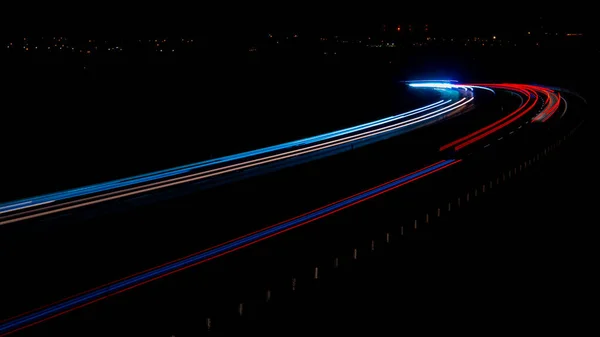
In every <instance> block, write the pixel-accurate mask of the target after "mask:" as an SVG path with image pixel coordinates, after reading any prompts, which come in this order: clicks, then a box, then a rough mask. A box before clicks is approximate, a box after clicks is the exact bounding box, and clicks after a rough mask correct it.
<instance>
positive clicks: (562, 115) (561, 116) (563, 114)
mask: <svg viewBox="0 0 600 337" xmlns="http://www.w3.org/2000/svg"><path fill="white" fill-rule="evenodd" d="M560 98H561V99H562V100H563V102H565V110H564V111H563V113H562V114H561V115H560V118H561V119H562V118H563V117H564V116H565V114H566V113H567V107H568V104H567V100H566V99H565V98H564V96H561V97H560Z"/></svg>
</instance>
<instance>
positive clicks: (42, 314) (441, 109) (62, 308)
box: [0, 82, 567, 337]
mask: <svg viewBox="0 0 600 337" xmlns="http://www.w3.org/2000/svg"><path fill="white" fill-rule="evenodd" d="M440 84H441V86H440ZM409 85H411V86H413V87H422V88H425V87H434V88H438V89H461V90H465V91H472V90H473V88H477V89H485V90H491V91H492V92H494V93H495V91H494V89H496V90H508V91H512V92H516V93H517V94H519V95H520V97H521V98H524V99H522V101H521V104H519V107H518V108H517V109H515V110H514V111H512V112H510V113H509V114H507V115H506V116H504V117H502V118H500V119H498V120H496V121H495V122H493V123H491V124H489V125H486V126H484V127H483V128H481V129H479V130H476V131H474V132H472V133H470V134H468V135H466V136H464V137H461V138H459V139H457V140H455V141H453V142H451V143H449V144H446V145H444V146H442V147H441V150H442V151H443V150H444V149H449V148H454V149H455V150H459V149H461V148H463V147H466V146H468V145H470V144H473V143H475V142H477V141H478V140H480V139H482V138H484V137H486V136H488V135H489V134H491V133H494V132H496V131H498V130H500V129H502V128H504V127H506V126H507V125H509V124H511V123H513V122H514V121H516V120H518V119H520V118H523V117H524V116H525V115H527V114H529V113H530V112H532V111H533V110H534V108H536V107H539V112H538V113H537V114H535V116H534V117H533V118H532V119H531V121H533V122H540V123H543V122H546V121H548V120H549V119H550V118H551V117H552V116H553V115H554V113H555V112H556V111H557V110H558V108H559V106H560V101H561V100H563V101H565V112H566V108H567V107H566V100H565V98H564V97H563V96H561V95H560V93H559V92H558V91H554V90H552V89H548V88H544V87H541V86H531V85H520V84H489V85H488V84H485V85H470V84H467V85H460V84H455V83H435V82H428V83H425V82H423V83H411V84H409ZM540 95H545V97H546V99H545V100H542V99H540ZM472 100H473V97H471V98H469V99H467V98H462V99H460V100H459V101H457V102H454V103H452V104H450V101H439V102H436V103H434V104H431V105H429V106H427V107H423V108H420V109H416V110H413V111H409V112H407V113H405V114H401V115H397V116H393V117H389V118H387V119H383V120H379V121H375V122H372V123H367V124H368V125H369V126H366V125H367V124H364V125H361V126H358V127H355V128H349V129H344V130H340V131H338V132H335V133H330V134H327V135H322V136H317V137H323V138H317V137H311V138H307V139H304V140H301V141H297V142H291V143H286V144H294V145H289V146H292V147H297V146H299V145H303V146H300V147H297V148H294V149H289V148H288V147H289V146H287V147H285V146H284V144H282V145H281V146H284V147H281V148H277V150H285V151H283V152H281V153H277V152H276V151H277V150H274V151H275V152H276V153H273V151H266V150H265V151H266V152H260V151H263V150H264V149H261V150H256V151H258V152H253V151H250V152H248V153H253V154H251V155H248V157H250V156H254V155H263V154H267V155H265V156H262V157H258V158H253V159H250V158H248V159H247V160H245V161H241V162H238V163H231V164H230V165H227V166H224V167H217V168H214V169H210V170H207V171H203V172H197V173H190V174H187V175H183V176H181V177H171V178H167V179H164V178H165V177H170V176H169V175H168V174H170V173H172V172H176V171H177V170H191V169H192V168H191V167H192V166H193V165H196V164H193V165H192V166H190V167H180V168H176V169H173V170H166V171H161V172H158V173H154V174H149V175H144V176H138V177H134V178H131V180H135V179H146V178H148V179H149V180H148V181H144V182H147V184H144V185H141V186H135V187H130V188H125V189H122V190H119V191H111V192H107V193H105V194H102V195H101V197H100V199H95V197H90V198H89V199H86V198H82V199H78V200H76V201H73V202H74V203H73V204H62V205H61V207H63V209H64V207H67V208H68V207H80V206H82V205H85V204H86V203H94V202H101V201H102V200H106V198H119V197H123V196H127V195H130V194H137V193H143V192H146V191H149V190H152V189H158V188H163V187H165V186H170V185H174V184H180V183H185V182H188V181H193V180H198V179H204V178H206V177H209V176H211V175H218V174H223V173H225V172H229V171H236V170H240V169H244V168H246V167H252V166H255V165H262V164H264V163H265V162H268V161H278V160H282V159H285V158H290V157H294V156H298V155H302V154H305V153H310V152H313V151H319V150H322V149H325V148H327V147H334V146H338V145H340V144H345V143H348V142H354V141H357V140H360V139H366V138H370V137H373V136H376V135H379V134H384V133H388V132H391V131H394V130H398V129H400V128H403V127H406V126H409V125H412V124H415V123H424V122H427V121H432V120H433V121H435V119H436V118H439V117H441V116H444V115H446V114H448V113H449V112H450V111H454V110H455V109H458V108H460V107H462V106H464V105H466V104H468V103H470V102H471V101H472ZM541 101H543V102H542V103H541V106H540V102H541ZM536 111H538V110H536ZM563 114H564V112H563ZM412 115H414V117H412V118H407V117H410V116H412ZM400 116H402V117H400ZM519 128H521V127H520V126H519ZM349 130H350V131H349ZM488 145H489V144H488ZM241 155H242V154H240V156H241ZM232 157H233V156H230V158H232ZM224 158H226V157H224ZM245 158H247V157H243V156H242V157H239V158H237V159H245ZM219 160H222V161H223V162H226V161H228V160H229V161H235V160H236V159H227V160H225V159H223V158H221V159H215V160H214V161H219ZM461 161H462V160H461V159H447V160H442V161H438V162H436V163H435V164H432V165H429V166H427V167H424V168H422V169H420V170H417V171H414V172H412V173H410V174H406V175H404V176H401V177H399V178H397V179H394V180H391V181H388V182H386V183H383V184H381V185H378V186H376V187H373V188H371V189H368V190H366V191H363V192H360V193H357V194H354V195H352V196H349V197H347V198H344V199H341V200H338V201H336V202H333V203H331V204H328V205H325V206H323V207H320V208H318V209H315V210H313V211H310V212H308V213H305V214H302V215H300V216H297V217H294V218H291V219H289V220H286V221H283V222H280V223H277V224H275V225H272V226H269V227H266V228H263V229H260V230H258V231H255V232H252V233H249V234H246V235H244V236H241V237H238V238H235V239H233V240H229V241H227V242H224V243H222V244H219V245H217V246H214V247H211V248H208V249H205V250H202V251H200V252H197V253H194V254H191V255H188V256H185V257H182V258H180V259H177V260H174V261H171V262H168V263H165V264H162V265H160V266H157V267H154V268H151V269H148V270H145V271H142V272H139V273H136V274H133V275H131V276H128V277H125V278H123V279H120V280H116V281H114V282H111V283H108V284H105V285H102V286H99V287H96V288H94V289H91V290H88V291H85V292H82V293H79V294H76V295H74V296H71V297H69V298H66V299H63V300H61V301H58V302H55V303H52V304H49V305H47V306H44V307H41V308H38V309H35V310H32V311H29V312H26V313H23V314H21V315H18V316H15V317H12V318H9V319H7V320H4V321H0V337H2V336H6V335H8V334H12V333H13V332H16V331H20V330H22V329H25V328H27V327H30V326H33V325H36V324H39V323H41V322H44V321H46V320H49V319H52V318H54V317H57V316H60V315H63V314H66V313H68V312H70V311H73V310H76V309H78V308H82V307H85V306H88V305H90V304H93V303H95V302H98V301H100V300H102V299H105V298H108V297H110V296H114V295H117V294H119V293H122V292H125V291H127V290H130V289H133V288H136V287H139V286H141V285H143V284H146V283H148V282H151V281H154V280H157V279H160V278H163V277H166V276H168V275H171V274H173V273H177V272H179V271H182V270H185V269H188V268H191V267H193V266H196V265H199V264H202V263H204V262H207V261H210V260H212V259H216V258H218V257H220V256H223V255H226V254H229V253H232V252H235V251H237V250H240V249H243V248H245V247H248V246H250V245H253V244H256V243H258V242H261V241H263V240H266V239H268V238H271V237H274V236H276V235H280V234H282V233H285V232H287V231H290V230H292V229H294V228H297V227H300V226H303V225H306V224H309V223H311V222H314V221H317V220H319V219H321V218H324V217H327V216H329V215H332V214H334V213H337V212H340V211H342V210H344V209H346V208H349V207H352V206H353V205H356V204H359V203H362V202H365V201H367V200H369V199H371V198H374V197H376V196H378V195H380V194H383V193H387V192H390V191H392V190H394V189H397V188H399V187H401V186H403V185H406V184H409V183H411V182H414V181H416V180H419V179H421V178H424V177H426V176H428V175H430V174H433V173H435V172H438V171H441V170H444V169H446V168H448V167H451V166H453V165H456V164H457V163H459V162H461ZM198 165H200V164H198ZM209 165H210V164H206V166H209ZM186 172H187V171H186ZM161 174H167V176H160V175H161ZM156 176H160V177H161V178H163V180H160V181H155V179H154V177H156ZM156 179H158V178H156ZM126 181H128V180H119V181H115V182H110V183H107V184H120V183H124V182H126ZM94 186H102V184H100V185H94ZM121 187H122V186H121ZM73 191H85V189H78V190H71V191H68V192H73ZM68 192H64V193H68ZM82 193H84V194H82V195H86V194H85V192H82ZM102 198H105V199H102ZM82 201H84V202H83V203H82ZM35 202H38V204H36V205H37V206H39V205H41V203H47V202H49V200H44V199H39V200H35ZM32 203H33V201H32V200H26V201H19V202H15V203H12V204H10V205H9V206H2V207H5V209H8V208H9V207H14V208H12V210H14V209H16V207H18V208H19V209H25V207H28V206H30V205H31V204H32ZM0 210H1V208H0ZM60 210H61V209H58V210H57V209H49V210H47V212H55V211H60ZM28 216H39V213H33V214H30V215H28Z"/></svg>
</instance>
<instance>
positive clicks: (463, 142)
mask: <svg viewBox="0 0 600 337" xmlns="http://www.w3.org/2000/svg"><path fill="white" fill-rule="evenodd" d="M489 86H491V87H497V88H501V89H510V90H513V91H517V92H519V93H521V94H523V95H524V96H526V97H527V100H526V101H525V103H524V104H523V105H521V106H519V107H518V108H517V109H516V110H515V111H513V112H511V113H510V114H508V115H507V116H504V117H503V118H501V119H499V120H497V121H495V122H493V123H491V124H489V125H487V126H485V127H483V128H481V129H479V130H477V131H475V132H472V133H470V134H468V135H466V136H464V137H462V138H459V139H457V140H455V141H453V142H450V143H448V144H446V145H443V146H442V147H440V151H444V150H447V149H449V148H451V147H454V150H455V151H458V150H460V149H461V148H463V147H465V146H467V145H469V144H472V143H473V142H475V141H477V140H479V139H481V138H483V137H485V136H487V135H489V134H491V133H493V132H495V131H497V130H499V129H500V128H502V127H504V126H505V125H507V124H509V123H511V122H513V121H514V120H516V119H517V118H520V117H521V116H523V115H524V114H525V113H527V112H529V110H530V109H526V107H527V106H528V104H529V102H530V101H531V96H530V91H528V90H526V89H524V88H521V87H519V86H517V85H489ZM534 97H535V101H534V104H533V105H531V107H533V106H534V105H535V103H537V100H538V96H537V94H536V95H535V96H534ZM515 116H516V118H515ZM507 121H508V123H506V122H507Z"/></svg>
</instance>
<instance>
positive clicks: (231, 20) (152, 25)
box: [0, 2, 595, 37]
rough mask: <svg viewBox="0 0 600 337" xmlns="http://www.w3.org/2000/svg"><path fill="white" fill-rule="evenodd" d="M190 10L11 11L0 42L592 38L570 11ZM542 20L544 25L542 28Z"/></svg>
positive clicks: (581, 11) (468, 6)
mask: <svg viewBox="0 0 600 337" xmlns="http://www.w3.org/2000/svg"><path fill="white" fill-rule="evenodd" d="M53 4H54V3H53ZM195 5H197V6H195ZM195 5H194V6H192V4H190V3H186V4H180V5H174V4H172V3H169V4H163V3H160V5H159V3H157V4H156V5H154V6H149V5H147V4H144V5H142V6H131V5H128V6H123V5H109V4H108V3H106V4H105V3H102V4H100V3H95V4H94V5H89V4H85V5H83V6H81V7H77V8H71V6H72V5H69V6H61V5H52V6H51V5H46V6H45V7H36V8H35V9H34V10H32V9H31V8H27V6H24V5H16V6H13V5H11V7H14V9H12V10H8V9H7V10H5V11H4V14H5V17H3V18H2V20H1V21H0V28H1V33H0V34H2V35H4V36H5V37H14V36H23V35H31V34H33V35H38V34H59V35H69V36H74V35H86V36H87V35H94V36H102V37H112V36H118V37H123V36H139V35H147V34H148V35H153V34H160V35H171V34H172V35H181V34H188V35H216V34H227V35H231V34H235V35H237V36H239V37H252V36H254V35H256V34H263V33H264V32H265V31H297V32H302V33H332V34H362V33H367V34H369V33H371V32H377V31H379V30H380V27H381V25H382V24H383V23H390V24H396V23H399V24H402V23H406V24H408V23H413V24H424V23H427V24H429V25H431V27H432V29H434V28H435V29H437V30H444V31H447V32H448V33H449V34H462V33H466V32H470V33H472V32H476V33H502V32H510V31H515V30H523V29H529V28H531V27H537V26H539V25H540V23H541V22H544V24H545V25H546V26H549V27H556V28H557V29H560V28H563V29H573V30H579V31H585V32H587V33H592V32H594V30H595V29H594V28H593V22H594V20H593V18H592V17H591V13H592V12H591V11H587V10H586V9H585V8H584V7H575V6H561V7H560V8H554V7H552V6H550V5H544V6H529V7H525V6H516V5H514V4H502V3H496V2H492V3H486V2H481V3H474V2H465V3H464V4H463V3H458V2H457V3H455V2H452V3H448V4H443V5H439V4H433V3H423V4H418V3H417V4H416V3H412V2H406V3H401V4H395V5H394V6H393V7H390V6H389V4H388V5H383V4H381V5H378V4H376V3H373V2H369V3H364V4H361V5H360V6H354V7H352V6H349V5H347V4H346V5H341V4H340V5H339V6H334V5H331V4H328V5H319V6H306V5H303V4H302V3H300V2H298V3H287V4H283V5H282V4H273V5H270V6H268V5H263V6H261V5H255V4H254V3H253V4H252V5H241V6H243V7H240V5H238V4H233V3H231V4H222V5H221V6H220V7H222V8H215V7H214V6H211V7H208V6H206V5H205V4H204V3H197V4H195ZM17 6H19V7H20V8H17ZM29 7H31V6H29ZM8 13H10V14H8ZM540 17H541V18H543V19H542V20H540Z"/></svg>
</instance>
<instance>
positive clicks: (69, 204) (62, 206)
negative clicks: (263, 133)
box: [0, 97, 473, 225]
mask: <svg viewBox="0 0 600 337" xmlns="http://www.w3.org/2000/svg"><path fill="white" fill-rule="evenodd" d="M472 100H473V97H471V98H470V99H468V100H466V98H462V99H461V100H459V101H457V102H454V103H452V104H449V105H446V104H447V103H448V102H449V101H442V102H437V103H434V104H433V105H430V106H428V108H427V109H425V110H421V111H417V112H415V111H411V112H408V113H405V114H403V115H402V117H401V118H395V119H392V120H391V121H393V122H396V121H400V122H396V123H394V124H391V125H385V126H382V127H379V126H380V125H384V124H388V123H389V122H390V121H389V120H388V121H387V123H386V122H381V121H377V122H376V123H375V124H372V125H375V126H376V127H379V128H375V129H374V130H369V131H364V132H361V133H357V134H354V135H351V136H346V137H342V138H337V139H333V140H329V141H325V142H322V143H317V144H315V145H310V146H306V147H302V148H299V149H295V150H289V151H286V152H282V153H278V154H273V155H269V156H265V157H260V158H257V159H251V160H247V161H244V162H240V163H236V164H232V165H228V166H224V167H218V168H215V169H210V170H207V171H202V172H199V173H191V172H190V173H188V174H186V175H182V176H179V177H174V178H169V179H165V180H161V181H156V182H152V181H154V180H156V179H157V178H153V179H151V180H148V181H147V183H145V184H141V185H139V186H133V187H128V188H122V189H121V190H116V191H109V192H105V193H102V194H99V193H98V194H96V195H93V196H89V197H82V198H79V199H75V200H71V201H65V202H62V203H58V204H50V205H45V206H44V207H39V208H37V209H30V210H23V211H22V212H20V213H18V214H14V215H10V214H9V216H8V217H4V218H0V225H6V224H9V223H14V222H18V221H23V220H27V219H33V218H36V217H40V216H45V215H50V214H54V213H58V212H63V211H67V210H72V209H75V208H79V207H84V206H90V205H93V204H98V203H101V202H106V201H109V200H115V199H119V198H124V197H129V196H132V195H137V194H140V193H147V192H151V191H155V190H158V189H162V188H166V187H171V186H175V185H180V184H183V183H189V182H192V181H198V180H201V179H207V178H210V177H214V176H218V175H222V174H226V173H231V172H235V171H239V170H243V169H248V168H252V167H256V166H260V165H264V164H268V163H272V162H276V161H280V160H284V159H288V158H292V157H297V156H300V155H304V154H309V153H312V152H316V151H321V150H324V149H327V148H332V147H336V146H341V145H344V144H348V143H351V142H355V141H358V140H361V139H365V138H368V137H373V136H376V135H380V134H383V133H388V132H391V131H395V130H398V129H400V128H405V127H408V126H411V125H414V124H416V123H423V122H425V121H428V120H431V119H433V118H436V117H439V116H441V115H444V114H447V113H449V112H451V111H453V110H455V109H458V108H460V107H462V106H464V105H466V104H468V103H469V102H471V101H472ZM440 106H443V108H440V109H437V110H434V111H431V112H429V110H431V107H433V108H438V107H440ZM425 112H426V113H425ZM415 114H418V116H416V117H413V118H411V119H408V120H403V119H404V118H406V117H410V116H412V115H415ZM161 178H164V177H161ZM126 186H127V185H126ZM120 187H122V186H120ZM114 188H115V187H113V188H111V189H114ZM89 194H91V192H89V191H88V192H85V193H83V194H82V196H85V195H89ZM48 203H49V202H46V204H48ZM38 205H41V203H39V204H37V205H36V206H38ZM11 211H16V209H12V210H11ZM4 212H7V211H4ZM0 213H2V212H0ZM11 216H12V217H11Z"/></svg>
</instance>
